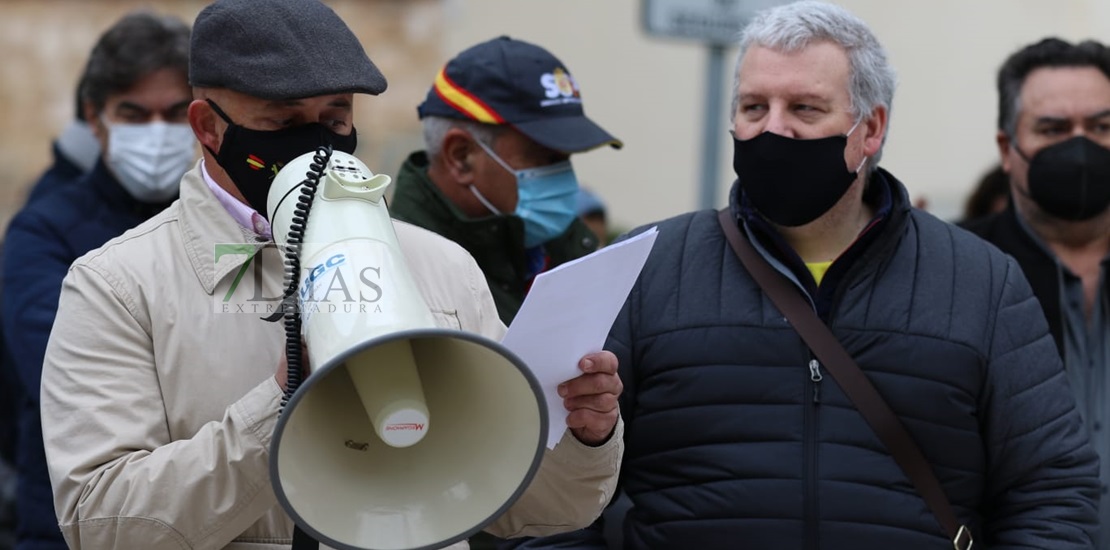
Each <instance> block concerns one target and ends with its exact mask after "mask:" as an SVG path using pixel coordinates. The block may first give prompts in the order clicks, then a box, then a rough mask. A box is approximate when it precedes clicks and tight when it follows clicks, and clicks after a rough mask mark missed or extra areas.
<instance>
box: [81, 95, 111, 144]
mask: <svg viewBox="0 0 1110 550" xmlns="http://www.w3.org/2000/svg"><path fill="white" fill-rule="evenodd" d="M98 115H99V113H97V112H96V107H95V106H94V105H93V102H91V101H88V100H85V101H82V102H81V118H83V119H84V120H85V123H86V124H88V125H89V130H90V131H92V133H93V136H94V137H96V139H97V141H99V142H100V143H101V145H103V144H104V143H106V142H107V140H108V129H107V128H105V127H104V121H102V120H100V117H99V116H98Z"/></svg>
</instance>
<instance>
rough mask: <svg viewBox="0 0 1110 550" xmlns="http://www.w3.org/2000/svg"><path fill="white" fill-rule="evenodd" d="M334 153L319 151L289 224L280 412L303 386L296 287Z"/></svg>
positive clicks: (323, 147) (325, 147)
mask: <svg viewBox="0 0 1110 550" xmlns="http://www.w3.org/2000/svg"><path fill="white" fill-rule="evenodd" d="M331 153H332V148H331V146H330V145H321V146H320V147H317V148H316V154H315V155H314V156H313V157H312V164H311V165H310V166H309V170H308V172H307V173H306V174H305V179H304V181H302V182H301V185H300V186H299V189H300V190H301V194H300V196H299V197H297V205H296V206H295V207H294V209H293V216H292V221H291V223H290V224H289V236H288V238H287V239H286V242H285V293H284V294H283V296H282V298H281V310H280V313H281V314H282V316H283V317H284V324H285V361H286V368H287V369H288V374H287V376H286V381H285V394H284V395H282V397H281V411H280V412H284V411H285V405H286V404H288V403H289V400H290V399H292V398H293V394H294V393H296V392H297V388H298V387H300V385H301V378H302V375H301V374H302V373H301V364H302V363H303V361H304V357H303V356H302V355H303V354H302V353H301V309H300V307H299V305H298V303H297V285H298V283H299V282H300V273H301V245H302V244H304V233H305V228H306V227H307V225H308V213H309V212H310V211H311V210H312V201H313V200H314V199H315V198H316V188H317V186H319V185H320V178H322V177H324V172H325V170H326V169H327V167H328V162H329V161H330V160H331ZM267 320H270V321H276V320H277V318H276V316H275V317H272V318H268V319H267ZM280 412H279V414H280Z"/></svg>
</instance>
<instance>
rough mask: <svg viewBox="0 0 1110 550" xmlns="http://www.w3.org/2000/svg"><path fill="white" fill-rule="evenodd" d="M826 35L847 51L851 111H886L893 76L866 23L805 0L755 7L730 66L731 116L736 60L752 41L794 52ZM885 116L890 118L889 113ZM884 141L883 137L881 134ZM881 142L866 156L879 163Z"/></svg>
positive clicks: (735, 95) (737, 83) (736, 102)
mask: <svg viewBox="0 0 1110 550" xmlns="http://www.w3.org/2000/svg"><path fill="white" fill-rule="evenodd" d="M820 41H828V42H832V43H833V44H836V45H837V46H840V47H841V48H843V49H844V51H845V52H846V53H847V54H848V63H849V67H850V68H851V74H850V75H849V83H848V88H849V90H848V93H849V96H850V98H851V102H852V115H853V116H854V117H855V118H856V120H861V119H862V118H863V117H864V116H866V115H868V114H870V113H871V111H873V110H874V109H875V108H876V107H878V106H880V105H881V106H883V107H886V110H887V113H888V116H889V113H890V110H891V104H892V102H893V101H894V88H895V86H896V78H895V75H894V69H893V68H892V67H891V66H890V63H889V62H888V61H887V57H886V51H885V50H884V49H883V47H882V45H881V44H879V40H878V39H877V38H875V35H874V34H873V33H872V32H871V29H870V28H868V27H867V24H866V23H864V22H863V20H861V19H860V18H858V17H856V16H855V15H853V14H852V13H851V12H849V11H848V10H846V9H844V8H841V7H839V6H836V5H833V4H828V3H825V2H818V1H815V0H804V1H801V2H795V3H792V4H787V5H784V6H779V7H775V8H771V9H767V10H763V11H761V12H759V13H758V14H757V15H756V16H755V18H754V19H753V20H752V21H751V23H749V24H748V26H747V27H745V28H744V31H743V34H742V35H741V36H740V43H739V44H738V45H739V48H740V53H739V55H738V56H737V58H736V70H735V71H734V72H733V89H732V118H733V119H734V120H735V118H736V112H737V110H738V109H739V107H740V96H739V93H738V92H739V87H740V64H741V63H742V62H743V60H744V54H745V53H747V51H748V49H749V48H751V47H752V46H762V47H764V48H770V49H772V50H775V51H779V52H787V53H789V52H796V51H799V50H801V49H803V48H805V47H807V46H809V45H810V44H812V43H814V42H820ZM888 120H889V119H888ZM883 139H884V141H885V139H886V137H885V136H884V138H883ZM881 156H882V148H880V149H879V152H878V153H876V154H875V157H874V158H873V159H871V160H869V161H868V163H869V164H870V165H871V167H874V166H875V165H877V164H878V162H879V158H880V157H881Z"/></svg>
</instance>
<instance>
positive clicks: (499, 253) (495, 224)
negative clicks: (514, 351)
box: [389, 151, 597, 325]
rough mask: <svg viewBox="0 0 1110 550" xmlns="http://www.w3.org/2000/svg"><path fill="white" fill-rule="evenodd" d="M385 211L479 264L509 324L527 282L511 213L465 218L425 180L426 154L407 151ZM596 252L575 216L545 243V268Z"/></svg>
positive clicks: (518, 225)
mask: <svg viewBox="0 0 1110 550" xmlns="http://www.w3.org/2000/svg"><path fill="white" fill-rule="evenodd" d="M389 214H390V215H391V216H393V217H394V218H395V219H398V220H401V221H405V222H409V223H411V224H413V225H417V226H420V227H423V228H425V229H428V230H430V231H432V232H434V233H438V234H440V235H442V236H444V237H447V238H448V239H451V240H452V241H455V242H456V243H458V244H459V246H462V247H463V248H464V249H466V251H467V252H469V253H470V255H471V256H473V257H474V259H475V260H476V261H477V262H478V267H480V268H481V269H482V273H484V274H485V276H486V282H487V283H488V284H489V289H490V292H492V293H493V301H494V302H495V303H496V304H497V313H498V315H499V316H500V317H501V321H502V322H504V323H505V324H506V325H507V324H509V323H510V322H512V320H513V317H515V316H516V312H517V310H519V309H520V305H521V304H522V303H523V302H524V295H525V293H527V291H528V287H529V285H530V284H531V282H532V276H530V274H529V273H528V256H527V252H526V251H525V248H524V222H523V221H522V220H521V219H520V218H518V217H516V216H486V217H484V218H470V217H468V216H466V215H465V214H463V213H462V211H460V210H459V209H458V207H456V206H455V205H454V204H453V203H452V202H451V201H450V200H448V199H447V197H446V196H444V195H443V193H442V192H440V190H439V188H437V187H436V185H435V183H433V182H432V180H431V179H429V178H428V157H427V155H425V154H424V152H423V151H418V152H416V153H413V154H412V155H409V158H408V159H407V160H406V161H405V163H404V165H402V166H401V171H400V173H399V174H398V175H397V181H396V182H395V190H394V194H393V199H392V201H390V202H389ZM595 250H597V237H595V236H594V234H593V233H592V232H591V231H590V229H589V228H588V227H586V224H584V223H582V222H581V221H580V220H578V219H575V220H574V222H572V223H571V224H570V227H568V228H567V230H566V231H564V232H563V234H562V235H559V236H558V237H556V238H555V239H554V240H552V241H549V242H547V243H546V244H544V251H545V252H546V254H547V265H546V266H545V269H550V268H553V267H555V266H558V265H559V264H562V263H565V262H569V261H571V260H575V259H578V258H581V257H582V256H585V255H587V254H589V253H591V252H593V251H595Z"/></svg>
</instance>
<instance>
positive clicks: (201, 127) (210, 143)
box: [189, 99, 223, 155]
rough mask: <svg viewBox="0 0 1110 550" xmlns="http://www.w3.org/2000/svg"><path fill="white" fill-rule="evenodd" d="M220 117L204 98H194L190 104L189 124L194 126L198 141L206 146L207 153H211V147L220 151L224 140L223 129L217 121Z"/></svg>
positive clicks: (194, 133)
mask: <svg viewBox="0 0 1110 550" xmlns="http://www.w3.org/2000/svg"><path fill="white" fill-rule="evenodd" d="M218 118H219V117H218V116H216V112H215V111H213V110H212V106H211V105H209V104H208V102H207V101H205V100H203V99H194V100H193V102H192V103H190V104H189V126H191V127H192V128H193V135H195V136H196V137H197V141H199V142H200V144H201V145H202V146H204V154H205V155H208V154H209V152H208V150H209V149H211V150H212V151H219V150H220V143H221V142H223V131H222V129H221V128H220V127H219V124H218V123H217V119H218Z"/></svg>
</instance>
